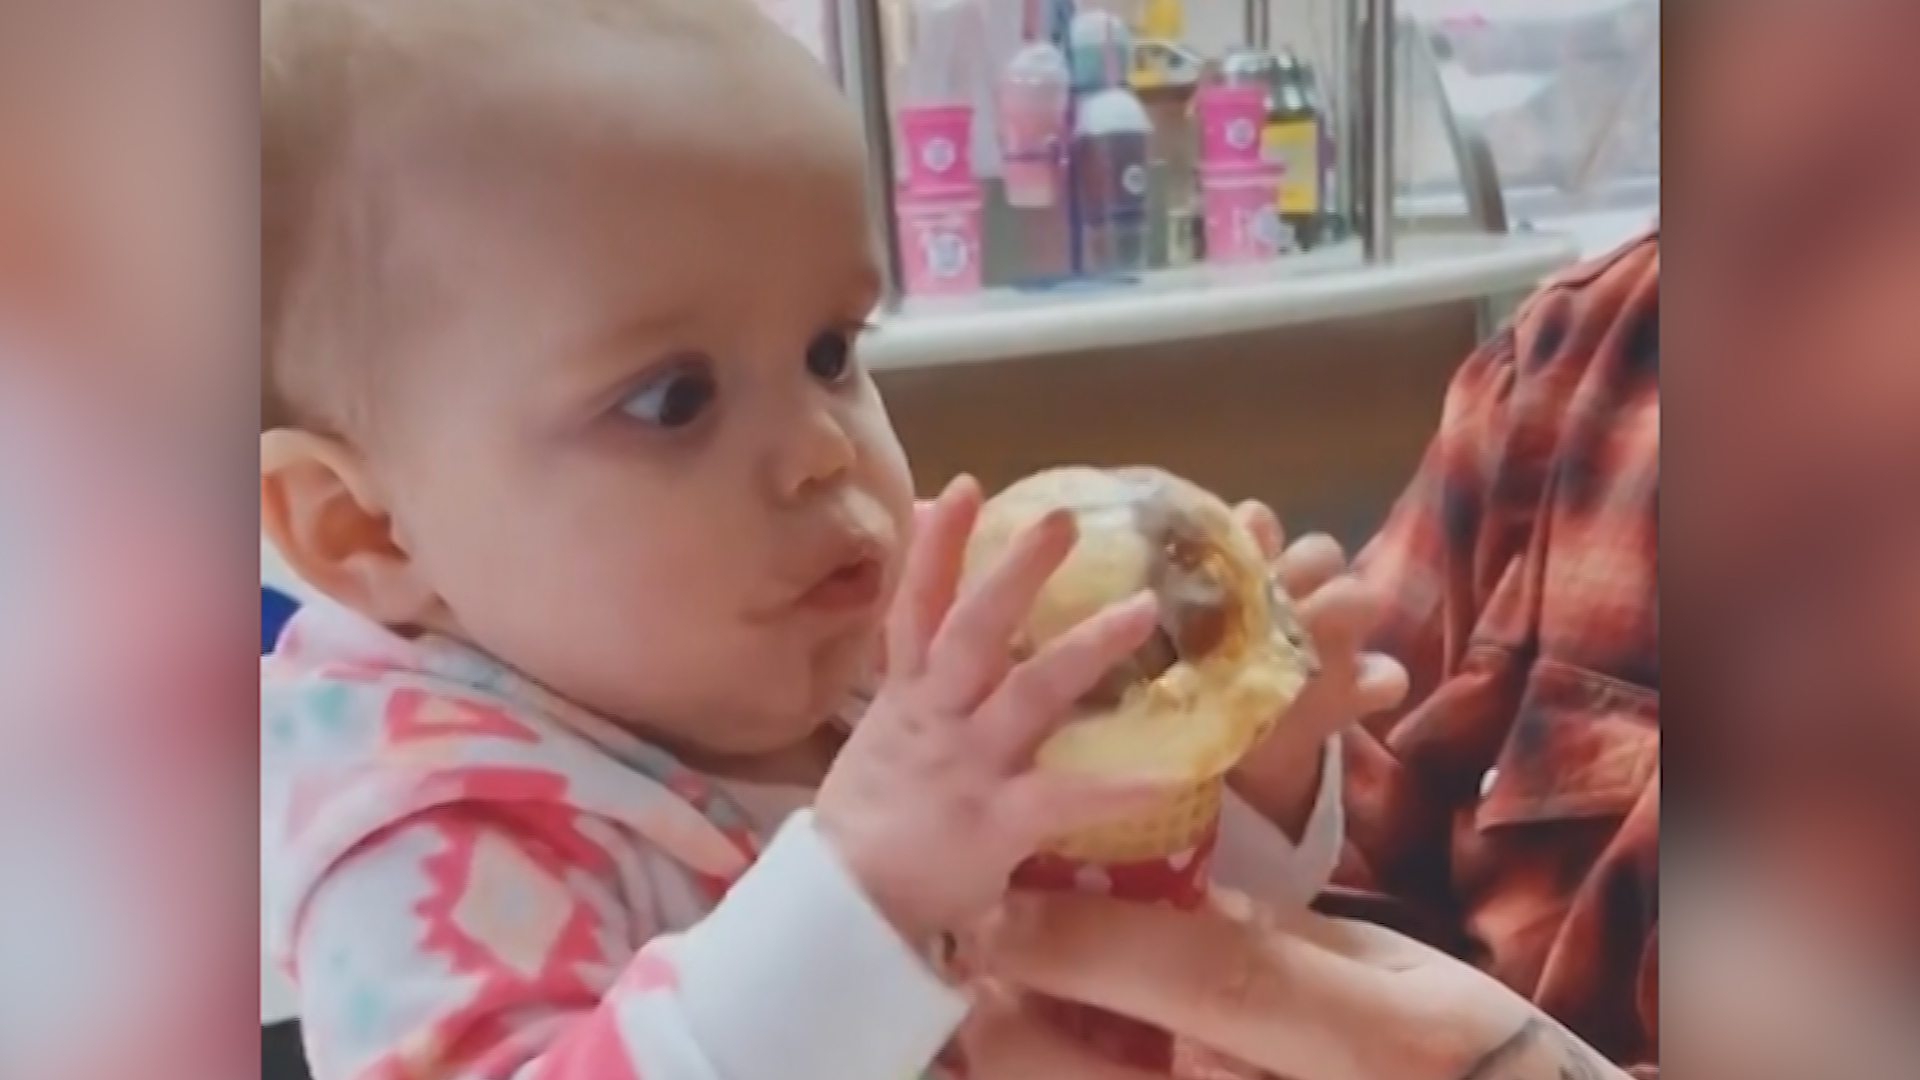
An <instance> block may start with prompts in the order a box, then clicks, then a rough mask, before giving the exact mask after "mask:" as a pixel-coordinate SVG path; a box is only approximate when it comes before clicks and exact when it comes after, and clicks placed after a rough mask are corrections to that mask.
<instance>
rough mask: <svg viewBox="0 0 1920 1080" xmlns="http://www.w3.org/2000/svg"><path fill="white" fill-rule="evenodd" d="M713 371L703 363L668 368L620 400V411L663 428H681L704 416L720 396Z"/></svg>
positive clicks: (644, 422) (669, 429)
mask: <svg viewBox="0 0 1920 1080" xmlns="http://www.w3.org/2000/svg"><path fill="white" fill-rule="evenodd" d="M719 392H720V388H719V386H718V385H717V384H716V383H715V382H714V379H713V372H712V371H711V370H710V369H709V368H708V367H707V366H706V365H704V364H686V365H679V366H675V367H671V368H668V369H667V370H665V371H663V372H661V373H660V374H659V375H658V376H656V377H655V378H654V379H653V381H652V382H649V383H647V384H646V385H645V386H642V387H641V388H640V389H638V390H636V391H634V393H633V395H632V396H631V397H629V398H627V400H625V401H623V402H621V403H620V411H621V412H624V413H626V414H627V415H628V416H631V417H633V418H634V419H635V420H638V421H640V422H641V423H643V424H651V425H652V426H654V427H657V428H660V429H662V430H666V431H672V430H675V429H677V428H683V427H686V426H688V425H690V424H692V423H693V422H694V421H696V420H698V419H700V417H701V416H703V415H705V413H706V412H707V409H708V408H709V407H710V406H711V405H712V404H713V401H714V398H716V397H718V396H719Z"/></svg>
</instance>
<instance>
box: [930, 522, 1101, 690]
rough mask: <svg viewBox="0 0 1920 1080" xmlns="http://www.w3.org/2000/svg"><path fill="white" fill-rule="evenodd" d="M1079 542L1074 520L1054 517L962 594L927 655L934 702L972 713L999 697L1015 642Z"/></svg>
mask: <svg viewBox="0 0 1920 1080" xmlns="http://www.w3.org/2000/svg"><path fill="white" fill-rule="evenodd" d="M1078 536H1079V532H1078V529H1077V527H1076V526H1075V524H1074V520H1073V516H1072V515H1071V514H1068V513H1065V512H1057V513H1052V514H1048V515H1047V516H1046V517H1043V518H1041V519H1040V520H1039V521H1038V522H1037V523H1035V524H1034V525H1032V526H1030V527H1029V528H1027V529H1026V530H1025V531H1024V532H1022V533H1021V534H1020V535H1019V536H1017V537H1015V538H1014V541H1013V543H1012V544H1011V545H1009V546H1008V549H1007V551H1006V552H1005V553H1004V554H1003V555H1002V556H1001V557H1000V559H999V561H997V562H995V563H994V564H993V565H992V566H990V567H988V568H987V571H986V573H985V574H984V575H982V576H981V577H980V578H979V580H978V581H976V582H974V583H973V584H971V585H969V586H968V587H967V588H966V589H965V590H963V591H962V592H961V594H960V597H959V599H958V600H957V601H955V602H954V604H953V608H952V610H951V611H949V612H948V613H947V617H946V619H945V620H944V621H943V622H942V623H941V625H940V628H939V630H937V631H936V632H935V633H934V635H933V643H932V645H931V646H930V647H929V651H928V654H927V656H928V660H927V678H928V680H929V685H928V687H927V690H928V692H929V693H930V694H932V695H933V697H932V700H933V702H935V703H936V704H938V705H939V706H941V707H944V708H950V709H954V710H956V711H959V712H972V711H973V710H974V709H975V708H977V707H978V706H979V704H980V702H981V701H982V700H984V699H985V698H986V696H987V695H988V694H990V693H992V692H993V688H994V686H995V685H997V684H998V683H999V681H1000V679H1001V677H1002V676H1003V675H1005V674H1006V671H1007V667H1008V665H1010V664H1011V663H1012V650H1013V643H1014V639H1015V638H1016V637H1018V636H1019V633H1020V625H1021V624H1022V623H1024V622H1025V621H1026V619H1027V613H1028V612H1030V611H1032V610H1033V604H1034V601H1035V600H1036V599H1037V598H1038V597H1039V595H1040V588H1041V586H1043V585H1045V584H1046V583H1047V579H1048V578H1050V577H1052V576H1053V572H1054V571H1055V570H1058V569H1059V568H1060V564H1061V563H1062V562H1064V561H1066V558H1067V553H1068V552H1070V551H1072V550H1073V545H1074V543H1075V541H1076V540H1077V539H1078Z"/></svg>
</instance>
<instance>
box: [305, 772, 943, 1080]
mask: <svg viewBox="0 0 1920 1080" xmlns="http://www.w3.org/2000/svg"><path fill="white" fill-rule="evenodd" d="M579 821H580V818H579V816H578V815H576V814H574V813H572V812H570V811H565V810H562V809H558V808H554V809H545V808H536V809H531V810H529V809H523V808H505V809H502V808H499V807H494V806H477V805H456V806H450V807H442V808H439V809H436V810H431V811H428V812H426V813H423V814H420V815H418V816H416V817H413V818H410V819H409V820H407V821H406V822H405V823H403V824H402V825H400V826H398V827H396V828H394V829H391V830H389V831H387V832H385V833H383V834H381V835H380V836H378V837H376V838H375V839H374V840H372V841H371V842H369V843H368V844H366V845H364V846H362V847H361V848H359V849H357V850H356V851H355V852H354V853H353V854H352V855H350V856H348V857H347V858H346V859H345V860H343V861H342V862H341V863H340V864H339V865H338V866H336V867H335V868H334V870H333V871H332V872H331V873H330V874H328V875H327V876H326V878H325V879H323V881H322V882H321V884H320V886H319V887H318V888H317V889H316V890H315V891H314V892H313V893H312V894H311V896H310V899H309V901H308V904H307V906H306V908H305V910H304V913H303V916H302V919H301V923H300V926H299V930H298V933H297V937H296V941H297V946H296V966H297V976H298V979H297V981H298V984H299V987H300V998H301V1007H302V1016H301V1019H302V1023H303V1027H304V1029H305V1032H306V1040H307V1050H308V1055H309V1057H310V1059H311V1064H312V1071H313V1075H314V1077H315V1078H316V1080H389V1078H399V1077H418V1076H431V1077H435V1078H436V1080H639V1078H642V1077H644V1078H646V1080H902V1078H903V1077H909V1076H914V1075H917V1074H919V1073H920V1072H922V1071H923V1070H924V1069H926V1067H927V1066H928V1065H929V1063H930V1062H931V1061H932V1059H933V1057H934V1056H935V1054H936V1053H937V1052H938V1051H939V1049H940V1047H941V1046H942V1045H943V1044H944V1043H945V1042H946V1041H947V1039H948V1038H949V1037H950V1036H951V1035H952V1033H953V1031H954V1029H955V1027H956V1026H957V1025H958V1023H959V1020H960V1018H961V1016H962V1014H963V1012H964V1008H965V1006H964V1003H963V1001H962V999H961V998H960V997H959V996H958V995H957V994H956V993H955V992H954V991H953V990H952V989H950V988H948V987H947V986H946V985H944V984H943V983H941V982H940V981H939V980H938V979H936V978H935V976H934V975H933V974H932V973H931V972H930V971H929V970H928V968H927V967H926V966H925V964H924V963H923V961H922V960H921V958H920V957H918V956H916V955H914V954H913V953H912V951H911V950H909V949H908V948H907V946H906V945H905V944H903V943H902V942H901V940H900V939H899V937H898V936H897V935H896V934H895V933H894V932H893V931H892V930H891V929H890V928H889V926H888V925H887V923H886V922H885V921H884V920H882V919H881V918H880V917H879V916H878V915H877V914H876V913H875V912H874V910H873V908H872V906H871V905H870V904H869V903H868V902H867V900H866V898H865V897H864V895H863V894H862V893H861V892H860V890H859V889H858V888H857V887H856V886H855V885H854V883H853V882H852V880H851V879H850V878H849V877H848V876H847V875H846V873H845V871H844V870H843V869H842V868H841V866H840V864H839V863H838V861H837V860H836V859H835V858H834V857H833V856H832V854H831V853H830V852H829V851H828V850H827V848H826V847H825V846H824V844H823V843H822V841H821V840H820V838H819V836H818V835H817V833H816V832H815V831H814V828H813V825H812V821H811V818H810V816H809V815H806V814H801V815H796V816H795V817H794V818H793V819H792V820H791V821H789V823H788V824H787V826H786V827H785V828H784V829H782V830H781V832H780V834H779V835H778V836H777V837H776V838H775V839H774V841H773V842H772V843H771V844H770V845H769V847H768V848H767V850H766V852H765V853H764V854H763V856H762V857H761V859H760V860H759V861H758V862H757V863H756V864H755V865H754V867H753V869H752V870H750V871H749V872H748V873H747V874H746V875H745V876H744V877H743V878H742V879H741V880H740V881H739V882H738V883H737V884H736V885H735V886H734V888H733V889H732V890H731V891H730V892H729V893H728V895H727V897H726V899H725V900H724V901H722V903H721V904H720V905H719V907H718V908H717V909H715V910H714V912H713V913H712V914H711V915H709V916H708V917H707V918H706V919H705V920H703V921H702V922H700V923H699V924H698V925H696V926H695V927H694V928H693V929H692V930H690V931H687V932H685V933H683V934H675V935H667V934H661V933H659V929H660V928H659V927H658V926H657V925H649V924H650V923H652V922H653V919H652V917H651V916H650V915H647V914H645V913H639V914H636V912H635V910H634V905H633V904H631V903H630V902H629V901H628V899H627V898H626V897H624V896H623V894H622V890H621V885H620V879H619V878H618V877H617V876H616V873H615V864H614V861H613V858H612V856H611V855H610V854H609V853H608V852H607V850H606V849H605V848H604V847H602V846H601V845H600V844H599V843H597V842H595V841H594V840H593V839H591V838H590V837H589V836H588V835H587V832H588V830H583V829H581V828H579ZM636 947H637V948H638V952H637V954H636V952H635V948H636Z"/></svg>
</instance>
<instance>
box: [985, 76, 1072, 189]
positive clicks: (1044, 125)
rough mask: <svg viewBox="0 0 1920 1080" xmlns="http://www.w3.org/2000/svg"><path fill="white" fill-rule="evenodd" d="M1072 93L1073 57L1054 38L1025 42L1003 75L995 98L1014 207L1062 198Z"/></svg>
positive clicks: (1005, 177) (1003, 171)
mask: <svg viewBox="0 0 1920 1080" xmlns="http://www.w3.org/2000/svg"><path fill="white" fill-rule="evenodd" d="M1068 96H1069V91H1068V76H1067V58H1066V56H1065V55H1064V54H1062V53H1061V52H1060V50H1059V49H1058V48H1056V47H1055V46H1054V45H1053V44H1052V43H1051V42H1046V41H1031V42H1028V43H1027V44H1025V45H1023V46H1021V47H1020V50H1019V51H1018V52H1016V53H1014V55H1013V59H1012V60H1010V61H1008V63H1007V67H1006V70H1005V71H1003V72H1002V73H1001V75H1000V80H999V83H998V84H997V85H996V86H995V94H994V100H995V106H996V113H997V120H998V122H999V136H1000V158H1001V162H1002V165H1001V177H1002V179H1003V180H1004V181H1005V182H1006V192H1007V204H1008V205H1010V206H1014V207H1018V208H1022V209H1034V208H1040V207H1048V206H1052V205H1053V204H1054V203H1055V202H1056V201H1057V200H1058V188H1059V183H1060V170H1061V166H1062V165H1064V164H1065V162H1064V153H1065V149H1066V146H1065V144H1066V137H1067V134H1068V131H1067V102H1068Z"/></svg>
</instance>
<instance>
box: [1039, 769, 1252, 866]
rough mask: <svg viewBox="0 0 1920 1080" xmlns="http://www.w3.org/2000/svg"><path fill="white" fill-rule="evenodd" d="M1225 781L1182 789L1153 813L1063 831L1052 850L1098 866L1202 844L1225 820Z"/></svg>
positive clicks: (1174, 852) (1156, 856) (1143, 859)
mask: <svg viewBox="0 0 1920 1080" xmlns="http://www.w3.org/2000/svg"><path fill="white" fill-rule="evenodd" d="M1221 787H1222V782H1221V780H1220V779H1218V778H1214V779H1210V780H1204V781H1201V782H1200V783H1197V784H1194V785H1192V786H1191V787H1187V788H1184V789H1182V790H1180V791H1178V792H1176V793H1175V794H1174V795H1173V796H1172V797H1170V798H1169V799H1167V800H1166V801H1165V802H1164V803H1162V804H1161V805H1160V806H1158V807H1156V808H1155V809H1154V811H1153V813H1151V814H1143V815H1141V816H1140V817H1138V818H1134V819H1132V820H1129V821H1122V822H1116V823H1114V824H1110V825H1103V826H1101V827H1099V828H1095V829H1087V830H1085V831H1083V832H1077V833H1070V834H1068V835H1066V836H1062V837H1061V838H1059V839H1058V840H1056V841H1054V842H1053V843H1052V844H1051V845H1049V847H1048V850H1050V851H1051V852H1053V853H1054V854H1056V855H1059V856H1061V857H1062V858H1066V859H1072V860H1074V861H1075V862H1082V863H1087V864H1090V865H1094V866H1110V865H1115V864H1120V863H1138V862H1146V861H1148V860H1150V859H1161V858H1167V857H1170V856H1175V855H1179V854H1181V853H1182V852H1188V851H1193V850H1195V849H1197V848H1199V847H1200V846H1201V845H1202V844H1203V843H1204V842H1205V840H1206V838H1207V836H1208V835H1209V834H1210V833H1211V832H1212V831H1213V828H1214V826H1215V825H1216V824H1217V823H1218V822H1219V820H1220V794H1221Z"/></svg>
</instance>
